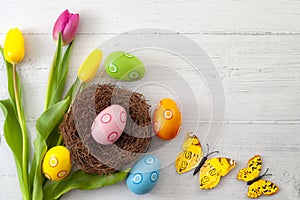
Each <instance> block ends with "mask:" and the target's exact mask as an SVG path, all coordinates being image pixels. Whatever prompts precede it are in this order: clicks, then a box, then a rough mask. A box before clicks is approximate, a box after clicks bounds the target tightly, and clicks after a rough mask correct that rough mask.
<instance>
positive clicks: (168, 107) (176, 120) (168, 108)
mask: <svg viewBox="0 0 300 200" xmlns="http://www.w3.org/2000/svg"><path fill="white" fill-rule="evenodd" d="M152 122H153V129H154V131H155V133H156V135H157V136H158V137H159V138H161V139H163V140H171V139H173V138H174V137H176V135H177V134H178V132H179V131H180V126H181V113H180V111H179V108H178V106H177V104H176V102H175V101H174V100H172V99H170V98H165V99H162V100H160V102H159V103H158V105H157V106H156V108H155V111H154V115H153V120H152Z"/></svg>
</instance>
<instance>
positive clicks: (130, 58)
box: [104, 51, 145, 81]
mask: <svg viewBox="0 0 300 200" xmlns="http://www.w3.org/2000/svg"><path fill="white" fill-rule="evenodd" d="M104 66H105V70H106V73H107V74H108V75H109V76H110V77H112V78H114V79H118V80H122V81H136V80H139V79H141V78H142V77H143V76H144V74H145V66H144V65H143V63H142V62H141V61H140V60H139V59H138V58H137V57H136V56H134V55H133V54H130V53H127V52H123V51H115V52H112V53H111V54H109V55H108V56H107V58H106V59H105V62H104Z"/></svg>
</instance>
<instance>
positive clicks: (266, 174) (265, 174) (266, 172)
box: [262, 168, 272, 177]
mask: <svg viewBox="0 0 300 200" xmlns="http://www.w3.org/2000/svg"><path fill="white" fill-rule="evenodd" d="M268 171H269V168H267V170H266V171H265V173H264V174H263V175H262V177H264V176H272V174H268Z"/></svg>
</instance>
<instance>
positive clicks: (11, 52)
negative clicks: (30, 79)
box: [3, 28, 25, 64]
mask: <svg viewBox="0 0 300 200" xmlns="http://www.w3.org/2000/svg"><path fill="white" fill-rule="evenodd" d="M3 52H4V57H5V60H7V61H8V62H10V63H11V64H18V63H19V62H21V61H22V60H23V58H24V54H25V45H24V37H23V35H22V32H21V31H20V30H19V29H18V28H15V29H10V30H9V31H8V32H7V34H6V37H5V41H4V49H3Z"/></svg>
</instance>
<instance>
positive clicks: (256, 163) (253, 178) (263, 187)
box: [237, 155, 279, 198]
mask: <svg viewBox="0 0 300 200" xmlns="http://www.w3.org/2000/svg"><path fill="white" fill-rule="evenodd" d="M261 168H262V159H261V157H260V155H255V156H254V157H253V158H251V159H250V160H249V161H248V166H247V167H246V168H244V169H241V170H240V171H239V173H238V175H237V179H238V180H242V181H245V182H247V185H249V188H248V193H247V195H248V197H250V198H258V197H260V196H261V195H262V194H264V195H268V196H269V195H272V194H275V193H277V192H278V191H279V188H278V187H277V186H276V185H275V184H274V183H272V182H271V181H267V180H263V179H262V178H263V177H264V176H270V175H271V174H268V170H269V169H267V170H266V172H265V173H264V174H262V175H260V171H261Z"/></svg>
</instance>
